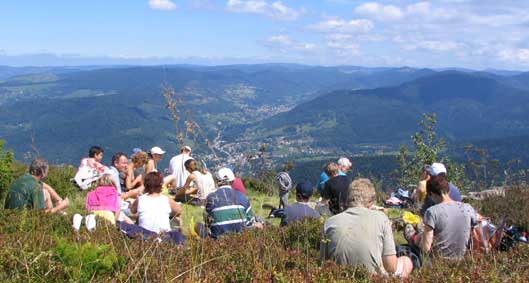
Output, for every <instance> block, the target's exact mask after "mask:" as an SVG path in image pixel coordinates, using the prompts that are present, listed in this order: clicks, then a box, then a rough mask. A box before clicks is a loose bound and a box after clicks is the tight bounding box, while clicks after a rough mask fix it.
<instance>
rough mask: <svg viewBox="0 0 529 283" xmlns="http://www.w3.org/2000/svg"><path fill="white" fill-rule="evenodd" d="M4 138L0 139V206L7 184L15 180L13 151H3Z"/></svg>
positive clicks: (1, 205)
mask: <svg viewBox="0 0 529 283" xmlns="http://www.w3.org/2000/svg"><path fill="white" fill-rule="evenodd" d="M4 144H5V141H4V140H0V207H2V208H3V207H4V201H5V197H6V194H7V191H8V190H9V186H10V185H11V183H12V182H13V181H14V180H15V172H14V170H13V162H14V158H13V152H12V151H4Z"/></svg>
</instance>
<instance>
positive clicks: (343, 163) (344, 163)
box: [337, 157, 353, 167]
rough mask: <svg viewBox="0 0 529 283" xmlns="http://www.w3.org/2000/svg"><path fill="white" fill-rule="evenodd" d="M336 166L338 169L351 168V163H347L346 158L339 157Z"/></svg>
mask: <svg viewBox="0 0 529 283" xmlns="http://www.w3.org/2000/svg"><path fill="white" fill-rule="evenodd" d="M337 163H338V165H339V166H340V167H351V166H353V163H351V161H349V159H348V158H347V157H340V159H338V162H337Z"/></svg>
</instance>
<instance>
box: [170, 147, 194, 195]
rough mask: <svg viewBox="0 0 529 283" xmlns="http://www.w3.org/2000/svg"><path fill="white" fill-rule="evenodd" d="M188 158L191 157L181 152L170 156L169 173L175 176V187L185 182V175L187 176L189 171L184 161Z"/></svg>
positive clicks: (181, 185)
mask: <svg viewBox="0 0 529 283" xmlns="http://www.w3.org/2000/svg"><path fill="white" fill-rule="evenodd" d="M189 159H193V157H191V156H189V155H187V154H183V153H181V154H179V155H177V156H175V157H173V158H171V160H170V161H169V173H171V174H173V175H174V176H175V177H176V180H175V183H176V185H175V186H176V187H177V188H180V187H183V186H184V185H185V183H186V180H187V177H189V172H188V171H187V170H186V168H185V166H184V163H185V162H186V161H187V160H189Z"/></svg>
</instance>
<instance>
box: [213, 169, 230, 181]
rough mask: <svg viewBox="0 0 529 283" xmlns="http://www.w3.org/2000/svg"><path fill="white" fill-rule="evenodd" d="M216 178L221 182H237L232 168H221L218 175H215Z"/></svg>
mask: <svg viewBox="0 0 529 283" xmlns="http://www.w3.org/2000/svg"><path fill="white" fill-rule="evenodd" d="M215 177H217V180H219V181H230V182H231V181H233V180H235V175H234V174H233V171H231V169H230V168H226V167H224V168H220V169H219V171H217V173H215Z"/></svg>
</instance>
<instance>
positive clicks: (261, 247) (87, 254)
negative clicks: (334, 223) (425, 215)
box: [0, 167, 529, 282]
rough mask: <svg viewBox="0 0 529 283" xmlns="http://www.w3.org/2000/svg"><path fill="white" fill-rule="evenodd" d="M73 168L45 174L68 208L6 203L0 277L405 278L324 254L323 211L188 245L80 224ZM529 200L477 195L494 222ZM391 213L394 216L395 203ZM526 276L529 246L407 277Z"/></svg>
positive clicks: (526, 213) (521, 211)
mask: <svg viewBox="0 0 529 283" xmlns="http://www.w3.org/2000/svg"><path fill="white" fill-rule="evenodd" d="M22 169H23V168H19V170H18V172H15V174H20V173H21V172H23V170H22ZM74 171H75V169H74V168H71V167H52V169H51V171H50V175H49V178H48V182H49V183H50V184H51V185H53V186H54V187H55V188H56V189H57V191H58V192H59V193H60V194H62V195H64V196H68V197H70V199H71V200H72V205H71V207H70V208H68V211H67V212H68V214H67V215H46V214H42V213H38V212H34V211H9V210H0V263H1V266H2V272H0V281H1V282H50V280H52V281H54V282H368V281H369V282H388V281H389V282H391V281H394V282H400V280H398V279H388V278H382V277H370V276H368V275H367V274H366V273H365V272H364V271H363V270H360V269H354V268H352V267H350V266H337V265H336V264H334V263H332V262H325V263H323V264H320V263H319V262H318V260H317V258H318V254H319V252H318V244H319V243H320V241H322V238H321V228H322V223H323V222H322V221H312V222H303V223H298V224H296V225H293V226H289V227H288V228H279V227H278V225H277V220H275V221H272V222H270V224H269V225H268V227H267V228H266V229H265V230H264V231H261V232H259V231H247V232H245V233H243V234H240V235H233V236H229V237H224V238H222V239H220V240H217V241H213V240H210V239H208V240H199V239H194V238H192V237H188V241H187V244H186V246H185V247H175V246H173V245H171V244H168V243H159V242H157V241H156V240H147V241H140V240H130V239H127V238H126V237H124V236H123V235H121V233H120V232H119V231H117V230H116V229H115V228H114V227H113V226H111V225H106V224H105V223H103V222H102V221H100V222H99V223H98V227H97V230H96V231H95V232H93V233H89V232H87V231H86V230H85V229H82V230H81V232H80V233H79V234H76V233H75V232H74V231H73V229H72V228H71V224H70V221H71V217H72V215H73V214H74V213H76V212H81V213H84V196H85V195H86V193H80V192H78V191H76V190H74V189H73V188H72V187H71V186H70V185H69V183H68V180H69V178H70V177H71V176H72V175H73V173H74ZM254 184H256V183H254ZM264 187H266V184H260V185H259V186H255V185H251V186H249V187H248V188H247V189H248V192H249V197H250V199H251V202H252V205H253V207H254V209H255V211H256V214H257V215H259V216H261V217H263V218H264V217H265V216H266V215H267V213H268V211H266V210H263V209H261V205H262V204H263V203H271V204H276V202H277V197H276V196H271V195H269V194H267V193H265V192H263V188H264ZM528 201H529V191H528V190H527V189H525V188H521V189H520V188H517V189H514V188H513V189H510V190H508V191H507V194H506V196H505V197H503V198H496V199H487V200H485V201H483V202H481V203H476V204H474V205H475V206H476V207H477V208H478V209H479V210H480V211H481V212H482V213H483V214H484V215H488V216H491V217H493V221H495V223H498V222H499V221H500V220H501V219H502V218H505V217H506V219H507V220H508V221H510V222H513V223H517V224H519V225H523V226H524V227H525V228H527V227H528V226H527V225H528V224H529V208H528V207H527V205H526V204H527V202H528ZM201 213H202V212H201V210H200V208H196V207H190V206H187V205H184V215H183V217H184V220H185V223H186V225H184V226H187V225H188V223H189V222H190V221H191V218H194V220H195V221H200V219H201ZM392 214H393V215H391V216H398V212H395V211H394V212H393V213H392ZM187 232H188V231H187V228H186V227H184V233H186V234H188V233H187ZM394 233H395V235H400V234H401V231H395V232H394ZM396 239H397V241H402V240H401V239H402V238H401V237H398V236H396ZM527 278H529V247H528V246H519V247H517V248H515V249H512V250H510V251H508V252H495V253H492V254H488V255H484V254H481V253H479V252H476V253H468V254H467V256H466V258H465V260H464V261H462V262H458V263H454V262H444V261H441V262H438V263H437V264H436V265H435V266H431V267H425V268H423V269H421V270H419V271H415V272H414V273H413V274H412V276H411V277H410V278H409V280H407V282H441V281H442V282H527V280H528V279H527Z"/></svg>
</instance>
